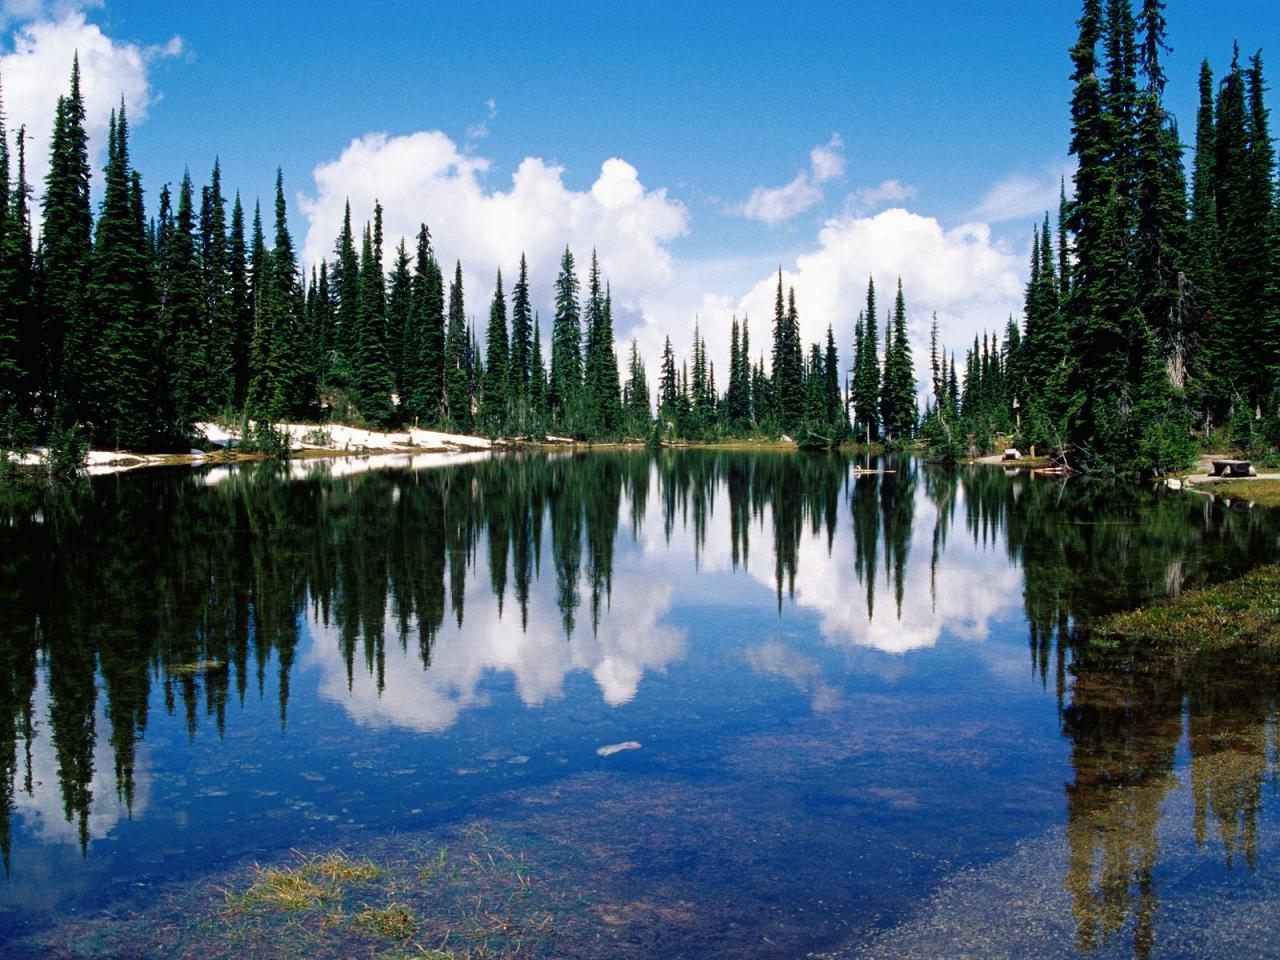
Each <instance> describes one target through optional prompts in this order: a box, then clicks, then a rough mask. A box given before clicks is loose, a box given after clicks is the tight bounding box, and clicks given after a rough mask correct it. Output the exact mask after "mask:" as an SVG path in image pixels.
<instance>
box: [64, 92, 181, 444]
mask: <svg viewBox="0 0 1280 960" xmlns="http://www.w3.org/2000/svg"><path fill="white" fill-rule="evenodd" d="M128 131H129V128H128V122H127V120H126V118H125V115H124V106H123V104H121V109H120V112H119V114H114V113H113V115H112V118H111V125H110V129H109V134H108V148H107V165H106V168H105V182H104V187H103V197H102V211H101V214H100V216H99V217H98V223H97V231H96V237H95V243H94V256H93V260H92V275H91V277H92V279H91V282H90V286H89V290H88V298H87V299H88V310H87V311H86V312H87V314H88V316H89V318H91V319H90V320H89V322H88V323H87V324H86V325H85V326H86V329H88V328H92V329H93V330H94V331H95V337H94V343H93V346H94V347H95V348H96V354H97V355H96V357H95V358H94V359H93V361H91V362H90V363H89V364H88V365H86V366H82V367H80V369H81V370H93V371H94V373H95V379H94V380H93V381H92V382H91V383H90V382H87V383H83V384H81V388H82V390H83V392H82V396H93V397H95V398H96V400H97V402H96V403H95V405H94V406H95V408H96V411H95V416H94V419H95V420H96V423H97V430H96V431H95V434H96V436H95V439H97V441H98V442H100V443H105V444H108V445H110V446H111V447H113V448H115V449H117V450H147V449H150V448H152V447H153V446H155V445H156V444H157V442H158V440H159V439H160V438H161V437H162V436H163V435H164V434H165V433H166V432H169V431H172V432H174V433H177V434H178V435H185V434H186V433H187V432H189V429H190V423H189V420H188V419H187V417H189V412H188V411H181V415H182V417H183V418H182V419H180V420H178V421H176V422H174V421H170V422H168V423H166V422H165V418H164V417H163V416H162V414H161V397H160V395H159V393H158V390H157V383H156V377H155V373H156V369H157V361H158V360H159V359H160V356H159V355H158V353H157V352H156V347H157V343H158V341H160V342H165V343H172V342H173V340H172V337H171V336H166V337H163V338H159V337H157V332H158V331H157V329H156V322H155V314H154V305H153V291H152V289H151V286H150V282H149V280H150V277H149V271H150V259H149V255H148V254H149V251H148V249H147V244H146V235H145V234H144V233H143V232H142V229H141V219H140V216H139V214H140V211H138V210H137V208H136V207H135V203H134V196H133V191H132V180H131V171H130V168H129V146H128V144H129V132H128ZM187 200H188V204H187V225H188V227H189V226H190V214H191V209H190V191H189V190H188V195H187ZM195 285H196V287H195V291H194V293H195V302H194V304H193V305H194V308H195V310H196V311H197V316H198V311H199V299H198V298H199V273H198V270H197V272H196V275H195ZM67 355H68V356H70V355H71V354H70V353H68V354H67ZM75 362H77V363H78V362H79V361H75ZM90 389H91V390H92V393H89V390H90ZM82 409H84V408H83V407H82ZM169 409H170V410H171V411H173V410H174V409H175V408H173V407H172V406H170V407H169Z"/></svg>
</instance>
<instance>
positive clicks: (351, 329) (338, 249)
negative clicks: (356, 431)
mask: <svg viewBox="0 0 1280 960" xmlns="http://www.w3.org/2000/svg"><path fill="white" fill-rule="evenodd" d="M330 282H331V284H332V286H333V292H334V297H335V299H336V301H337V337H336V343H335V351H334V362H333V371H332V373H331V377H332V379H333V381H334V382H335V383H338V384H342V385H344V386H345V385H347V384H349V383H350V382H351V378H352V376H353V371H354V369H355V365H356V362H357V352H358V349H359V347H358V344H359V326H360V256H359V253H358V252H357V251H356V240H355V233H354V232H353V230H352V226H351V202H350V201H348V202H347V205H346V207H345V209H344V210H343V214H342V230H341V232H340V233H339V234H338V239H337V241H336V243H335V244H334V250H333V273H332V276H331V279H330Z"/></svg>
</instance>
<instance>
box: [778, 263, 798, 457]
mask: <svg viewBox="0 0 1280 960" xmlns="http://www.w3.org/2000/svg"><path fill="white" fill-rule="evenodd" d="M773 394H774V407H775V417H776V422H777V426H778V429H779V430H781V431H782V432H783V433H794V432H795V430H796V428H797V427H798V426H799V424H800V420H801V419H802V418H803V416H804V401H805V383H804V353H803V348H802V347H801V344H800V318H799V315H798V313H797V311H796V292H795V289H794V288H792V289H791V290H790V292H789V296H788V299H787V301H786V305H785V306H784V302H783V298H782V271H781V270H779V271H778V290H777V294H776V296H775V298H774V319H773Z"/></svg>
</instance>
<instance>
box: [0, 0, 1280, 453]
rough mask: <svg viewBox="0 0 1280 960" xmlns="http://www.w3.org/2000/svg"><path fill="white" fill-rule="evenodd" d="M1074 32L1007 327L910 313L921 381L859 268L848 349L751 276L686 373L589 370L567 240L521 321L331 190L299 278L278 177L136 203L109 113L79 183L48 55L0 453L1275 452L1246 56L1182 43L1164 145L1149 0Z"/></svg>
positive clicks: (687, 361) (523, 301)
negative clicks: (1189, 78)
mask: <svg viewBox="0 0 1280 960" xmlns="http://www.w3.org/2000/svg"><path fill="white" fill-rule="evenodd" d="M1077 26H1078V36H1077V40H1076V42H1075V43H1074V45H1073V46H1072V47H1071V49H1070V51H1069V58H1070V68H1071V81H1072V93H1071V99H1070V104H1069V121H1070V126H1069V143H1068V147H1069V153H1070V155H1071V156H1072V158H1073V159H1074V161H1075V163H1076V165H1077V166H1076V173H1075V175H1074V178H1073V182H1072V183H1070V184H1068V183H1063V185H1062V193H1061V202H1060V205H1059V209H1058V210H1057V212H1056V218H1054V217H1052V216H1051V214H1050V213H1049V212H1046V214H1045V216H1044V220H1043V222H1041V223H1037V224H1035V225H1034V227H1033V228H1032V237H1031V240H1032V242H1031V250H1030V264H1029V272H1028V280H1027V285H1026V295H1025V307H1024V311H1023V316H1022V317H1020V318H1017V317H1010V318H1007V320H1006V319H1005V318H992V323H991V327H990V332H988V333H986V334H984V335H982V336H981V337H980V338H977V339H975V340H974V342H973V344H972V346H971V347H969V348H967V350H966V352H965V356H964V357H958V356H956V355H955V353H954V352H952V351H948V350H947V349H946V348H944V347H942V346H940V344H941V343H943V342H944V341H945V340H946V339H947V338H946V336H945V331H943V330H940V329H939V325H938V322H937V319H936V318H935V319H934V321H933V324H932V330H931V334H932V335H931V338H930V341H931V342H930V356H929V358H928V362H927V382H925V383H923V384H920V383H919V382H918V381H917V375H916V371H917V369H918V368H917V366H916V359H915V357H914V356H913V351H912V342H911V330H912V328H913V327H914V328H915V329H916V330H917V331H920V330H923V329H925V323H924V322H923V318H915V319H913V318H912V317H911V315H910V314H909V312H908V305H907V291H904V290H903V287H902V284H901V282H900V281H899V283H898V284H897V287H896V289H895V290H893V291H890V292H889V295H888V296H886V292H885V291H877V289H876V285H875V282H874V279H871V280H870V281H869V282H868V284H867V289H866V297H865V301H864V302H863V301H860V302H858V303H850V304H849V305H848V315H849V316H850V317H853V316H855V315H856V321H855V323H854V337H853V342H852V343H851V344H848V345H841V344H837V342H836V338H835V336H834V333H833V330H832V328H831V327H828V328H827V331H826V336H825V338H823V339H821V340H820V341H819V342H814V343H809V344H805V343H804V342H803V339H802V336H801V326H800V314H799V309H800V306H799V304H798V303H797V299H796V292H795V290H794V289H788V288H787V287H786V286H785V284H784V278H783V274H782V272H781V270H780V271H779V274H778V282H777V291H776V299H775V304H774V310H773V316H772V317H771V318H769V323H768V327H767V329H760V328H757V330H758V332H757V333H756V337H757V339H756V341H754V342H753V341H752V339H751V331H750V329H749V321H748V318H747V317H745V316H744V317H742V318H734V319H733V321H732V327H731V330H730V331H729V334H730V335H729V342H730V352H729V357H728V366H727V369H725V368H724V367H723V366H722V368H721V371H720V377H719V379H717V371H716V369H715V363H714V362H713V360H712V358H711V357H710V356H709V354H708V349H707V342H706V339H705V338H704V336H703V331H702V330H700V329H699V328H698V327H696V326H695V329H694V334H693V341H692V350H691V355H690V356H687V357H677V355H676V352H675V350H674V349H673V347H672V344H671V341H670V338H668V339H667V342H666V344H665V346H664V349H663V351H662V353H661V357H660V361H659V368H658V369H657V370H656V371H650V370H646V365H645V362H644V359H643V358H642V357H641V354H640V349H639V347H638V345H637V343H636V342H635V341H632V342H631V343H630V345H629V347H627V348H626V349H625V350H624V351H623V352H624V354H625V355H624V356H622V357H619V355H618V352H619V347H620V344H619V343H618V341H617V340H616V338H615V332H614V305H613V297H612V293H611V290H610V285H609V282H608V279H607V277H605V276H604V274H603V271H602V269H601V265H600V262H599V259H598V258H597V256H596V254H595V252H592V253H591V255H590V259H589V261H586V262H584V263H580V262H579V261H578V260H577V259H576V258H575V255H574V253H573V252H572V251H571V250H570V249H568V248H567V247H566V248H565V250H564V253H563V256H562V258H561V261H560V265H559V272H558V275H557V276H556V278H555V284H554V304H553V308H552V315H551V316H550V317H549V318H547V319H546V320H545V324H544V319H543V318H542V317H541V316H540V315H539V312H538V310H536V309H535V304H534V303H533V302H532V301H531V296H530V278H529V269H528V264H527V262H526V260H525V258H524V257H521V259H520V262H519V263H518V264H512V265H511V267H512V269H511V270H510V272H509V273H508V275H507V277H506V278H505V280H504V277H503V275H502V273H498V274H497V275H496V276H494V277H483V278H477V277H475V276H474V275H471V276H469V277H468V278H467V280H466V290H467V291H468V293H469V296H470V303H468V301H467V299H466V296H465V295H464V276H463V265H462V264H461V263H460V262H455V263H453V264H447V263H442V262H440V260H439V259H438V258H437V254H436V246H435V242H434V238H433V236H432V233H431V230H430V228H429V226H428V224H427V223H426V222H424V223H422V225H421V227H420V228H419V230H418V232H417V235H416V237H414V238H413V239H412V242H407V241H400V242H399V243H397V244H396V245H395V246H394V247H393V248H392V249H389V250H387V249H386V246H387V244H385V243H384V236H383V210H382V208H381V206H380V205H377V204H375V206H374V209H372V210H369V211H352V210H351V209H350V206H349V205H348V209H347V211H346V216H345V218H344V220H343V223H342V227H341V230H340V232H339V234H338V236H337V237H336V238H335V240H334V245H333V250H332V255H331V257H329V258H326V259H325V260H324V261H322V262H320V263H318V264H304V263H301V262H300V259H299V256H298V253H297V251H296V249H295V244H294V241H293V238H292V235H291V233H290V227H289V216H288V215H289V211H288V205H287V203H286V200H285V185H284V175H283V172H281V171H277V176H276V185H275V194H274V197H271V198H270V199H269V203H268V205H267V209H266V210H265V211H264V210H263V209H262V204H261V203H259V202H257V201H254V202H252V204H251V205H250V204H249V203H247V202H245V201H244V200H242V198H241V196H240V195H239V194H238V193H236V192H234V191H231V190H229V189H228V188H227V187H226V186H225V185H224V184H223V182H222V176H221V170H220V168H219V165H218V163H217V161H216V160H215V161H214V162H213V163H212V166H211V169H210V172H209V175H208V178H207V183H203V184H199V185H197V184H196V183H195V182H193V180H192V178H191V176H190V175H189V173H184V174H183V176H182V178H181V179H180V181H178V182H177V184H176V185H174V184H169V183H166V184H163V185H161V186H160V187H159V189H158V190H154V189H153V190H152V191H151V192H150V193H148V191H147V190H146V189H144V184H143V182H142V178H141V176H140V174H139V173H138V171H137V170H136V169H134V167H133V166H132V164H131V161H130V128H129V121H128V118H127V117H126V113H125V109H124V105H123V102H122V103H121V106H120V108H119V109H118V110H116V111H114V112H113V114H112V117H111V121H110V127H109V133H108V136H107V144H106V162H105V165H104V166H103V168H102V169H101V170H100V171H96V170H94V169H92V168H91V161H90V150H89V142H88V136H87V133H86V119H85V104H84V98H83V95H82V91H81V82H80V70H79V63H78V60H77V61H76V62H75V63H73V64H71V65H70V67H71V73H70V81H69V84H68V87H67V90H66V92H65V94H63V95H62V96H61V97H59V99H58V103H57V109H56V115H55V119H54V125H53V133H52V139H51V143H50V145H49V146H50V149H49V157H50V159H49V165H48V169H47V170H45V171H33V170H28V169H27V163H26V156H27V133H26V131H25V129H24V128H19V129H17V130H16V131H9V130H7V129H5V127H4V124H3V120H2V119H0V449H4V450H22V449H25V448H27V447H29V446H30V445H32V444H35V443H44V444H48V445H49V446H50V447H51V448H54V449H58V450H70V451H78V450H81V449H83V448H84V447H87V446H88V445H93V446H94V447H98V448H106V449H114V450H131V451H139V452H142V451H180V452H185V451H186V450H187V449H189V448H190V447H192V446H200V445H201V444H202V443H204V438H203V437H202V436H201V435H200V433H199V431H198V429H197V427H196V424H198V423H201V422H206V421H216V422H221V423H225V424H234V425H241V426H242V427H243V429H244V432H245V435H246V436H255V433H254V431H255V430H256V431H257V433H256V435H257V436H258V437H259V440H260V441H262V442H266V441H269V439H270V433H271V429H270V425H271V424H273V423H278V422H281V421H295V422H299V421H300V422H315V423H324V422H342V423H350V424H356V425H362V426H370V427H375V428H383V429H388V428H396V427H403V426H407V425H417V426H421V427H431V428H439V429H444V430H449V431H454V432H459V433H468V434H481V435H485V436H489V437H499V436H502V437H523V438H530V439H539V438H544V437H557V438H573V439H578V440H585V441H624V440H630V441H650V442H657V441H664V440H690V441H719V440H728V439H740V438H760V439H766V438H768V439H777V438H784V437H785V438H788V439H792V440H795V441H796V442H797V443H798V444H799V445H800V446H802V447H832V446H837V445H840V444H846V443H859V444H884V445H886V446H889V447H913V446H919V447H921V448H923V449H926V450H927V451H928V453H929V455H930V456H932V457H934V458H935V459H940V460H956V459H959V458H962V457H965V456H972V455H975V454H981V453H987V452H990V451H992V450H994V449H996V448H997V447H998V446H1000V445H1003V444H1016V445H1018V446H1020V447H1025V448H1035V449H1037V450H1038V451H1039V452H1042V453H1045V454H1048V455H1051V456H1053V457H1055V458H1056V459H1057V460H1059V461H1060V462H1062V463H1063V464H1065V465H1066V466H1069V467H1071V468H1076V469H1085V470H1088V471H1090V472H1095V473H1103V474H1113V475H1128V476H1132V475H1143V474H1146V475H1150V474H1160V473H1163V472H1166V471H1169V470H1173V469H1177V468H1179V467H1182V466H1184V465H1186V464H1187V463H1188V462H1190V460H1191V459H1192V458H1193V457H1194V455H1195V454H1196V452H1197V450H1198V449H1200V448H1202V447H1203V446H1205V445H1216V446H1218V447H1221V446H1224V445H1225V446H1229V447H1233V448H1235V449H1239V450H1242V451H1245V452H1247V453H1248V454H1250V455H1252V456H1263V455H1266V454H1267V453H1269V452H1271V451H1274V450H1275V449H1276V448H1277V447H1280V390H1278V389H1277V373H1280V203H1278V202H1277V200H1278V189H1277V171H1276V160H1275V150H1274V145H1273V142H1272V139H1271V134H1270V129H1269V113H1268V109H1267V107H1266V103H1265V94H1266V91H1267V87H1266V82H1265V78H1264V72H1263V60H1262V54H1261V53H1260V52H1258V53H1253V54H1248V55H1246V54H1244V53H1242V52H1241V51H1240V49H1239V48H1237V49H1236V50H1235V51H1234V52H1233V53H1232V56H1231V59H1230V61H1229V62H1228V64H1227V66H1226V68H1225V70H1220V71H1219V72H1218V73H1215V71H1214V68H1213V67H1212V66H1211V64H1210V63H1209V62H1208V61H1207V60H1206V61H1205V62H1204V63H1203V65H1202V67H1201V70H1200V81H1199V109H1198V112H1197V115H1196V117H1195V123H1194V130H1184V129H1181V128H1180V127H1179V124H1178V121H1177V118H1175V117H1174V116H1173V115H1172V114H1171V113H1170V112H1169V111H1168V110H1167V109H1166V107H1165V103H1164V94H1165V86H1166V76H1165V71H1164V67H1163V61H1164V58H1165V57H1166V56H1167V54H1168V50H1169V48H1168V45H1167V42H1166V35H1167V22H1166V16H1165V4H1164V3H1163V2H1162V0H1083V4H1082V10H1081V14H1080V18H1079V20H1078V23H1077ZM1188 137H1189V139H1190V140H1191V141H1192V142H1191V143H1189V144H1188V143H1184V138H1188ZM423 213H424V214H425V215H426V216H427V217H428V218H429V215H430V211H423ZM513 280H514V282H511V281H513ZM882 300H883V301H884V303H883V304H882V302H881V301H882ZM485 307H487V310H486V309H485ZM477 316H478V317H480V318H481V319H480V320H479V321H477V319H476V318H477ZM544 325H545V326H546V327H547V328H548V329H547V330H546V331H545V332H546V334H547V338H546V339H545V340H544V339H543V336H544V330H543V327H544ZM716 339H717V340H718V337H717V338H716ZM841 346H846V349H847V352H846V356H845V359H844V360H843V361H842V359H841V356H840V348H841ZM922 359H923V358H922ZM620 361H621V362H620ZM920 369H925V368H924V367H923V366H922V367H921V368H920ZM251 425H255V426H252V427H251ZM264 428H265V429H264ZM264 437H265V440H263V438H264Z"/></svg>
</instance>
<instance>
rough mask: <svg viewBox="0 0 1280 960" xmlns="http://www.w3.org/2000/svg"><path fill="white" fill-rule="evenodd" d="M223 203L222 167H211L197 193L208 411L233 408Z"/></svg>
mask: <svg viewBox="0 0 1280 960" xmlns="http://www.w3.org/2000/svg"><path fill="white" fill-rule="evenodd" d="M226 207H227V201H226V197H224V196H223V195H222V167H221V165H220V164H219V162H218V161H217V160H214V163H213V172H212V174H211V175H210V179H209V186H207V187H205V188H204V190H203V191H202V192H201V202H200V266H201V270H202V276H201V279H202V282H203V288H204V289H203V294H204V300H203V304H202V305H203V308H204V319H203V324H204V328H205V335H206V338H207V340H208V359H207V361H206V382H205V384H204V387H203V389H202V393H203V395H204V398H205V401H206V406H207V407H208V409H209V410H213V409H229V408H231V407H233V406H234V405H235V402H236V394H235V356H236V348H237V343H236V328H235V317H234V313H233V307H234V304H233V297H232V290H231V271H230V269H229V265H228V261H229V259H230V248H229V244H228V239H227V209H226Z"/></svg>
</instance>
